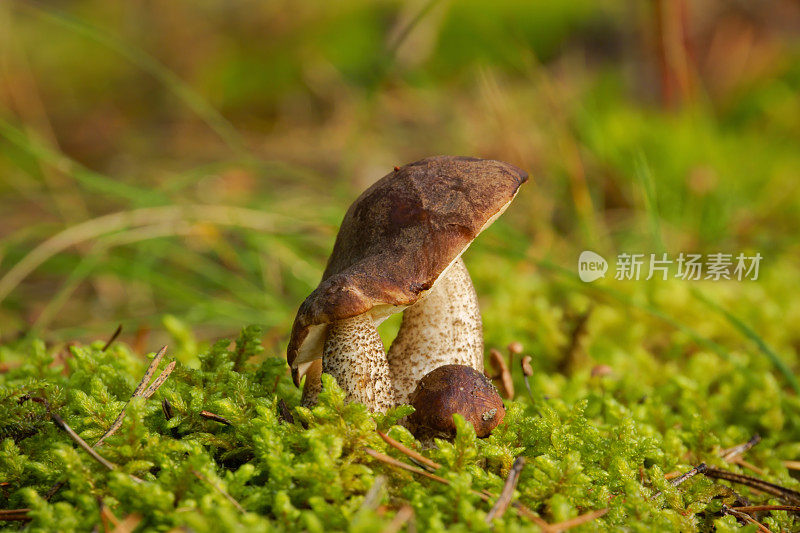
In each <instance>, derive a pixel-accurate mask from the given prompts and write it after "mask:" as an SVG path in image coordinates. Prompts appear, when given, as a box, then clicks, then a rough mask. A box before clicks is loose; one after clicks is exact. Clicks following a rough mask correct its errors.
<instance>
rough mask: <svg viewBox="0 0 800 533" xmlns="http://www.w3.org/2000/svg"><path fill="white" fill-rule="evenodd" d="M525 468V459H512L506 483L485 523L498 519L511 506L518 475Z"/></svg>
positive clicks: (520, 457)
mask: <svg viewBox="0 0 800 533" xmlns="http://www.w3.org/2000/svg"><path fill="white" fill-rule="evenodd" d="M524 466H525V458H524V457H522V456H521V455H520V456H519V457H517V458H516V459H514V464H513V465H512V466H511V470H510V471H509V473H508V477H507V478H506V482H505V484H504V485H503V490H502V491H501V492H500V497H499V498H497V501H496V502H495V504H494V505H493V506H492V508H491V509H490V510H489V513H488V514H487V515H486V523H487V524H489V523H491V522H492V520H494V519H495V518H500V517H501V516H503V514H505V512H506V509H508V506H509V505H510V504H511V498H513V497H514V489H516V488H517V482H519V475H520V474H521V473H522V468H523V467H524Z"/></svg>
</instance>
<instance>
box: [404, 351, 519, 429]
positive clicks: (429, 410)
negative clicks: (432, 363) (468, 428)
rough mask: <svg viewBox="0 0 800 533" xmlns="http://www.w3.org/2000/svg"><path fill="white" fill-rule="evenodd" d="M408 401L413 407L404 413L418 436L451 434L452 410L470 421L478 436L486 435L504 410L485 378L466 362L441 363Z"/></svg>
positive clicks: (422, 380) (497, 422)
mask: <svg viewBox="0 0 800 533" xmlns="http://www.w3.org/2000/svg"><path fill="white" fill-rule="evenodd" d="M410 401H411V405H413V406H414V409H416V411H414V413H412V414H411V415H410V416H409V417H408V425H409V427H410V429H411V431H412V432H413V433H414V435H415V436H417V437H418V438H424V437H435V436H445V437H452V436H454V435H455V433H456V427H455V424H454V423H453V415H454V414H459V415H461V416H463V417H464V419H465V420H466V421H467V422H470V423H472V426H473V427H474V428H475V433H476V434H477V435H478V437H486V436H488V435H489V434H490V433H491V432H492V430H493V429H494V428H496V427H497V425H498V424H500V422H502V420H503V417H504V416H505V414H506V409H505V406H504V405H503V400H502V398H500V395H499V394H498V393H497V389H495V388H494V385H492V382H491V381H490V380H489V378H487V377H486V376H484V375H483V374H482V373H480V372H478V371H477V370H475V369H474V368H472V367H469V366H466V365H444V366H440V367H439V368H437V369H436V370H433V371H431V372H429V373H428V374H426V375H425V377H423V378H422V379H421V380H420V382H419V383H418V384H417V388H416V389H415V390H414V392H413V393H412V394H411V399H410Z"/></svg>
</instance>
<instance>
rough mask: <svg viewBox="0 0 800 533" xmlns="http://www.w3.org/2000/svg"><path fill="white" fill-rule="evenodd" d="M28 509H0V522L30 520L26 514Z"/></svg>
mask: <svg viewBox="0 0 800 533" xmlns="http://www.w3.org/2000/svg"><path fill="white" fill-rule="evenodd" d="M28 512H30V509H5V510H0V522H3V521H7V522H12V521H13V522H27V521H29V520H31V517H30V516H29V515H28Z"/></svg>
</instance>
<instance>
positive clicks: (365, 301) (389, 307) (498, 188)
mask: <svg viewBox="0 0 800 533" xmlns="http://www.w3.org/2000/svg"><path fill="white" fill-rule="evenodd" d="M526 179H527V174H526V173H525V172H523V171H522V170H520V169H518V168H517V167H515V166H513V165H510V164H508V163H503V162H501V161H493V160H484V159H477V158H471V157H451V156H438V157H430V158H427V159H423V160H421V161H417V162H416V163H411V164H409V165H406V166H403V167H396V168H395V170H394V171H393V172H391V173H389V174H388V175H386V176H384V177H383V178H381V179H380V180H378V181H377V182H376V183H375V184H373V185H372V186H371V187H370V188H368V189H367V190H366V191H364V193H362V194H361V196H359V197H358V199H357V200H356V201H355V202H353V205H351V206H350V208H349V209H348V211H347V214H346V215H345V217H344V220H343V221H342V225H341V227H340V228H339V234H338V236H337V237H336V242H335V244H334V247H333V252H332V253H331V256H330V259H329V260H328V265H327V267H326V269H325V272H324V273H323V276H322V281H321V282H320V284H319V286H317V288H316V289H315V290H314V292H312V293H311V295H309V296H308V298H306V300H305V301H304V302H303V303H302V304H301V305H300V309H299V310H298V312H297V316H296V317H295V321H294V325H293V326H292V334H291V338H290V340H289V346H288V348H287V353H286V358H287V361H288V362H289V365H290V366H291V367H292V375H293V377H294V380H295V384H298V385H299V382H300V378H301V377H302V376H303V375H305V374H306V373H307V372H309V370H310V371H311V372H310V373H309V374H308V376H307V378H306V385H305V388H304V394H303V403H304V405H312V404H313V403H315V401H316V394H317V393H318V392H319V388H320V386H319V379H318V375H319V373H320V372H326V373H329V374H331V375H332V376H333V377H334V378H336V381H337V382H338V383H339V385H340V386H341V387H342V388H343V389H344V390H345V393H346V398H347V400H348V401H357V402H362V403H364V404H366V405H367V406H368V407H369V408H370V409H371V410H374V411H385V410H386V409H387V408H389V407H392V406H394V405H395V404H396V403H404V402H406V401H407V400H408V397H409V395H410V393H411V392H412V391H413V390H414V387H415V386H416V384H417V382H418V381H419V379H420V378H421V377H422V376H423V375H425V374H426V373H428V372H429V371H430V370H432V369H434V368H436V367H439V366H441V365H443V364H447V363H461V364H468V365H470V366H471V367H473V368H476V369H478V370H481V371H482V369H483V332H482V325H481V318H480V313H479V310H478V302H477V297H476V295H475V290H474V288H473V287H472V281H471V280H470V277H469V273H468V272H467V270H466V267H465V266H464V263H463V261H462V260H461V254H462V253H464V251H465V250H466V249H467V247H468V246H469V245H470V243H471V242H472V240H473V239H474V238H475V237H476V236H477V235H478V234H479V233H480V232H481V231H483V230H484V229H485V228H486V227H488V226H489V225H490V224H491V223H492V222H493V221H494V220H495V219H496V218H497V217H499V216H500V215H501V214H502V213H503V211H504V210H505V209H506V208H507V207H508V205H509V204H510V203H511V201H512V200H513V199H514V196H515V195H516V193H517V190H518V189H519V186H520V185H522V183H524V182H525V181H526ZM401 311H404V315H403V322H402V325H401V327H400V331H399V332H398V335H397V338H396V339H395V341H394V342H393V344H392V346H391V348H390V350H389V354H388V356H387V354H386V351H385V350H384V347H383V343H382V342H381V339H380V336H379V335H378V331H377V326H378V325H379V324H380V323H381V322H382V321H383V320H385V319H386V318H387V317H389V316H390V315H391V314H393V313H397V312H401ZM320 357H321V358H322V363H321V365H320V363H315V362H314V361H315V360H318V359H319V358H320Z"/></svg>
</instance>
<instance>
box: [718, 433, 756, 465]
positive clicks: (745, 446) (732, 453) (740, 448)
mask: <svg viewBox="0 0 800 533" xmlns="http://www.w3.org/2000/svg"><path fill="white" fill-rule="evenodd" d="M759 442H761V435H759V434H758V433H756V434H755V435H753V436H752V437H751V438H750V440H749V441H747V442H743V443H742V444H737V445H736V446H733V447H731V448H726V449H724V450H721V451H720V453H719V455H720V457H722V458H723V459H724V460H725V461H731V460H733V459H734V458H736V457H737V456H739V455H742V454H744V453H745V452H747V451H748V450H749V449H750V448H752V447H753V446H755V445H756V444H758V443H759Z"/></svg>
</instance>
